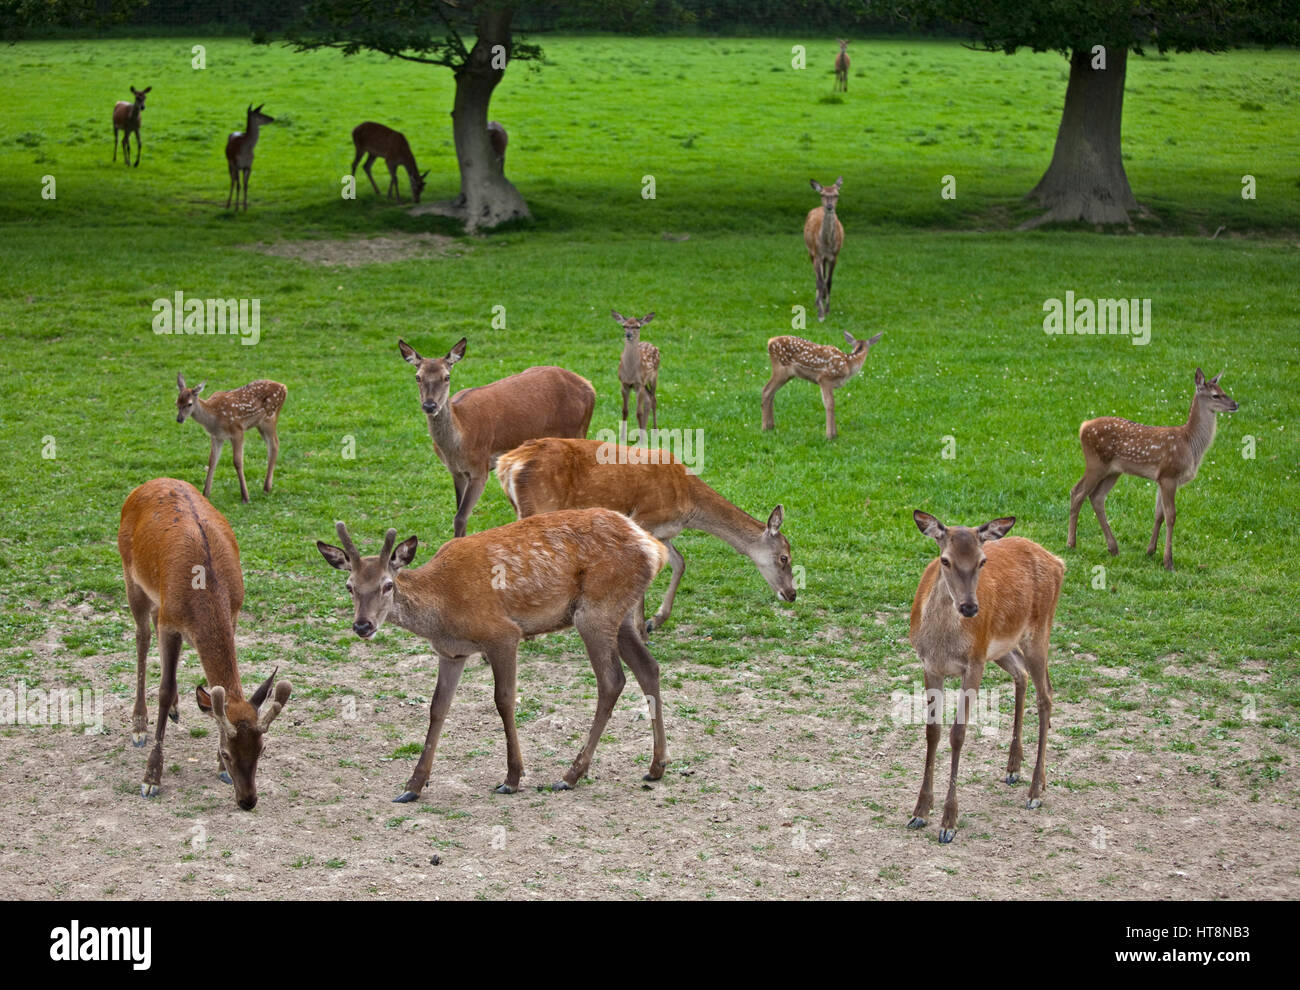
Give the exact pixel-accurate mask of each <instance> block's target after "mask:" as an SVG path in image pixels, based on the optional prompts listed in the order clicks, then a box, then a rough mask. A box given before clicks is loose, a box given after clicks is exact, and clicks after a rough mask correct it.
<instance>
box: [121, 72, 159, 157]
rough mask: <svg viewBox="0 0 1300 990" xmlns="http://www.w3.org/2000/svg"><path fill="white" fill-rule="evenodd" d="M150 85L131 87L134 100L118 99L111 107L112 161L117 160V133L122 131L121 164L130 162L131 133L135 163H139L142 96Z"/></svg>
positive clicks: (142, 108)
mask: <svg viewBox="0 0 1300 990" xmlns="http://www.w3.org/2000/svg"><path fill="white" fill-rule="evenodd" d="M151 89H153V87H152V86H146V87H145V88H144V89H136V88H135V87H134V86H132V87H131V94H132V95H133V96H134V97H135V101H134V102H132V103H127V102H126V101H125V100H118V101H117V105H116V106H114V107H113V161H117V134H118V131H121V132H122V164H124V165H130V164H131V135H132V134H134V135H135V164H136V165H139V164H140V114H142V113H144V97H145V94H146V93H148V92H149V90H151Z"/></svg>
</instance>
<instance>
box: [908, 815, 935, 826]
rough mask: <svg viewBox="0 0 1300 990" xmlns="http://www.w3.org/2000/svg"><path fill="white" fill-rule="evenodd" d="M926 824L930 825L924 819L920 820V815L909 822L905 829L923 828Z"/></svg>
mask: <svg viewBox="0 0 1300 990" xmlns="http://www.w3.org/2000/svg"><path fill="white" fill-rule="evenodd" d="M928 824H930V823H929V822H927V821H926V820H925V819H924V818H922V817H921V816H920V815H917V816H916V817H915V818H913V819H912V820H911V821H910V822H908V823H907V827H908V828H925V826H926V825H928Z"/></svg>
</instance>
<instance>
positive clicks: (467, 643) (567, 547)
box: [316, 509, 668, 802]
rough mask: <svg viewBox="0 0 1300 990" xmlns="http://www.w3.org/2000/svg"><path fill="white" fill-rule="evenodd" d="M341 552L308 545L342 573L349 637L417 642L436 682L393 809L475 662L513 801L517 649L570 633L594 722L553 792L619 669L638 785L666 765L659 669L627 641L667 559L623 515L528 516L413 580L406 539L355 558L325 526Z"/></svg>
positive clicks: (469, 540) (519, 768)
mask: <svg viewBox="0 0 1300 990" xmlns="http://www.w3.org/2000/svg"><path fill="white" fill-rule="evenodd" d="M336 529H337V531H338V534H339V539H340V540H341V541H342V543H343V547H342V549H340V548H339V547H335V546H330V545H329V544H328V543H322V542H317V544H316V546H317V548H318V549H319V550H320V552H321V555H322V556H323V557H324V558H325V559H326V560H327V561H328V562H329V563H330V565H331V566H333V567H337V568H338V569H340V570H344V571H348V572H349V573H348V582H347V587H348V591H349V592H350V593H351V595H352V601H353V603H354V604H355V606H356V613H355V614H356V618H355V621H354V622H353V623H352V629H353V631H354V632H356V634H357V635H358V636H360V637H362V638H363V639H371V638H373V637H374V635H375V633H377V632H378V631H379V628H380V627H381V626H382V625H383V624H384V622H385V621H389V622H392V623H393V624H394V625H396V626H398V627H400V628H402V629H406V630H407V631H409V632H413V633H415V634H416V635H417V636H421V637H423V638H424V639H427V640H428V641H429V643H430V645H432V646H433V649H434V652H436V653H437V655H438V681H437V684H436V685H435V687H434V691H433V700H432V701H431V702H430V705H429V732H428V735H427V736H426V737H425V740H424V751H423V752H422V753H421V754H420V759H419V762H418V763H416V765H415V772H414V773H413V774H412V775H411V779H410V780H408V781H407V783H406V788H405V789H404V790H403V792H402V793H401V794H400V795H398V797H397V798H396V799H395V800H396V801H398V802H407V801H414V800H415V799H416V798H417V797H419V796H420V792H421V791H422V790H423V789H424V785H425V783H426V782H427V781H428V779H429V771H430V768H431V767H432V765H433V755H434V752H435V750H436V749H437V747H438V737H439V736H440V735H441V734H442V726H443V722H444V721H445V720H446V718H447V710H448V709H449V708H450V707H451V699H452V696H453V695H454V694H455V693H456V685H457V684H458V683H459V681H460V675H461V671H462V670H463V669H464V667H465V661H466V659H468V657H470V656H471V655H472V654H475V653H481V654H482V655H483V657H484V659H485V660H487V662H488V664H489V665H490V666H491V667H492V678H493V681H494V682H495V685H496V691H495V695H496V706H497V712H498V713H499V714H500V716H501V722H502V725H503V726H504V727H505V733H506V779H505V783H503V784H501V785H500V786H499V787H497V788H496V792H497V793H498V794H513V793H514V792H515V791H516V790H518V788H519V778H520V777H522V776H523V772H524V761H523V756H522V755H521V754H520V751H519V737H518V734H517V733H516V731H515V690H516V679H517V678H516V664H517V653H518V649H519V642H520V640H522V639H526V638H531V637H533V636H539V635H542V634H543V633H548V632H554V631H556V630H559V629H567V628H569V627H570V626H573V627H574V628H575V629H577V630H578V634H579V635H580V636H581V637H582V642H583V645H584V646H586V648H587V656H588V658H589V659H590V661H591V669H592V670H593V671H594V672H595V674H596V717H595V719H594V720H593V721H592V723H591V732H590V733H589V734H588V736H587V743H586V745H585V746H583V748H582V751H581V752H579V753H578V756H577V758H576V759H575V760H574V761H573V765H572V766H571V767H570V768H569V770H568V771H567V772H566V773H565V774H564V777H563V779H562V780H560V781H558V782H557V783H555V784H553V785H551V786H552V789H554V790H570V789H572V788H573V787H574V786H575V785H576V784H577V783H578V781H579V780H580V779H582V777H583V776H584V775H585V774H586V772H587V769H588V767H590V766H591V758H592V756H593V755H594V754H595V752H596V742H597V741H598V740H599V739H600V735H601V733H602V732H603V731H604V729H605V725H606V723H607V722H608V721H609V716H610V713H611V712H612V711H613V709H614V702H616V701H617V700H618V696H619V694H620V693H621V692H622V690H623V684H624V682H625V678H624V676H623V668H622V666H621V665H620V663H619V658H620V657H622V659H623V662H624V663H626V664H627V665H628V666H629V667H630V668H631V669H632V673H633V675H635V677H636V679H637V683H638V684H640V686H641V691H642V692H643V693H644V694H645V697H646V702H647V704H648V706H649V714H650V719H651V723H652V726H653V732H654V755H653V756H652V758H651V761H650V769H649V772H648V773H646V775H645V779H646V780H658V779H659V778H660V777H662V776H663V774H664V770H665V768H666V767H667V766H668V742H667V737H666V735H665V733H664V721H663V704H662V702H661V700H660V695H659V665H658V663H657V662H656V661H655V659H654V657H652V656H651V655H650V652H649V651H648V650H647V649H646V648H645V644H644V643H643V642H642V641H641V637H640V635H638V633H637V628H636V618H635V615H634V614H633V609H634V607H635V605H636V603H637V600H638V599H639V598H641V597H642V596H643V595H644V594H645V589H646V587H647V586H648V585H649V584H650V582H651V581H653V580H654V577H655V575H656V574H658V573H659V571H660V569H662V567H663V565H664V561H665V560H666V559H667V557H668V551H667V549H666V548H665V547H664V545H663V544H662V543H660V542H659V541H658V540H656V539H655V538H654V537H652V536H651V535H650V534H649V533H647V532H645V531H644V530H643V529H641V527H639V526H637V525H636V524H635V523H633V522H632V521H631V520H629V519H628V518H627V517H626V516H621V515H619V514H618V513H617V512H610V511H608V510H606V509H582V510H577V511H571V512H552V513H548V514H546V515H542V516H534V517H533V518H531V519H524V520H521V521H519V522H514V523H510V524H509V525H506V526H498V527H497V528H496V529H489V530H485V531H484V532H482V533H475V534H473V535H472V536H466V537H464V538H462V539H459V540H452V541H450V542H448V543H445V544H443V546H442V548H441V549H440V550H439V551H438V552H437V554H435V555H434V557H433V558H432V559H431V560H429V561H428V562H426V563H425V564H423V565H422V566H420V567H418V568H416V569H415V570H413V571H407V570H403V568H405V567H406V566H407V565H408V564H410V562H411V561H412V559H414V557H415V550H416V546H417V542H418V541H417V540H416V538H415V537H414V536H412V537H411V538H410V539H408V540H406V541H404V542H403V543H401V544H400V545H398V546H397V547H396V549H394V546H393V543H394V541H395V540H396V538H397V531H396V530H394V529H390V530H389V531H388V533H387V534H386V535H385V537H384V548H383V550H382V551H380V554H379V556H377V557H362V556H361V555H360V554H359V553H358V552H357V548H356V547H355V546H354V545H353V543H352V540H351V538H350V537H349V536H348V531H347V527H346V526H344V525H343V523H341V522H340V523H336Z"/></svg>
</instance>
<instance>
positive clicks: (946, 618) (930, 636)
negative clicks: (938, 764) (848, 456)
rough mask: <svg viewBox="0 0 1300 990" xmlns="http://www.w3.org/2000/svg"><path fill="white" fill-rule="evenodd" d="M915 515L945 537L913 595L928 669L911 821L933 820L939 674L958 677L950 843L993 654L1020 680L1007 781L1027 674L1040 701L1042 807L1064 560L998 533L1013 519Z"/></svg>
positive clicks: (947, 805) (947, 813) (928, 530)
mask: <svg viewBox="0 0 1300 990" xmlns="http://www.w3.org/2000/svg"><path fill="white" fill-rule="evenodd" d="M912 516H913V518H914V519H915V520H916V526H917V529H919V530H920V531H921V532H922V533H924V534H925V535H926V536H929V537H931V538H933V539H934V540H935V541H936V542H937V543H938V544H939V556H938V557H936V558H935V559H934V560H932V561H930V564H929V566H927V567H926V569H925V573H924V574H922V575H921V583H920V584H919V585H917V588H916V597H915V598H913V599H912V625H911V640H912V645H913V646H914V647H915V648H916V653H917V656H918V657H920V659H921V669H922V671H923V674H924V677H925V693H926V720H925V778H924V780H923V781H922V783H921V793H920V795H919V796H918V797H917V799H916V810H915V811H913V812H912V819H911V821H909V822H908V823H907V827H908V828H924V827H925V826H926V824H927V822H926V816H927V815H929V814H930V808H931V806H932V805H933V803H934V758H935V752H936V751H937V750H938V748H939V733H940V724H941V723H942V720H943V714H942V713H943V711H944V694H943V680H944V678H945V677H960V678H961V693H960V694H959V695H958V698H957V705H956V717H955V718H954V719H953V725H952V730H951V732H950V734H949V740H950V742H951V745H952V770H951V774H950V776H949V778H948V797H947V800H945V801H944V805H943V821H942V822H941V823H940V831H939V841H940V842H941V843H946V842H951V841H952V840H953V839H954V838H955V837H956V835H957V764H958V761H959V760H960V759H961V746H962V741H963V740H964V739H965V738H966V723H967V722H968V721H969V719H970V712H971V706H972V705H973V704H974V702H975V699H976V698H977V696H978V695H977V692H978V691H979V686H980V679H981V678H982V677H983V676H984V666H985V664H987V663H988V662H989V661H990V660H992V661H993V662H994V663H996V664H997V665H998V666H999V667H1001V668H1002V669H1003V670H1005V671H1006V672H1007V673H1008V674H1010V675H1011V679H1012V680H1013V681H1015V684H1016V718H1015V724H1014V725H1013V727H1012V733H1011V754H1010V756H1009V757H1008V759H1007V776H1006V782H1007V783H1008V784H1015V783H1017V782H1018V781H1019V780H1020V776H1019V774H1020V763H1021V760H1022V759H1023V757H1024V753H1023V750H1022V749H1021V745H1020V729H1021V724H1022V722H1023V721H1024V714H1025V686H1026V682H1027V678H1026V675H1028V678H1032V679H1033V682H1034V694H1035V696H1036V698H1037V701H1038V760H1037V762H1036V763H1035V764H1034V776H1033V780H1032V781H1031V782H1030V785H1029V803H1028V805H1027V807H1029V808H1037V807H1038V806H1039V805H1041V804H1042V803H1043V802H1042V797H1043V789H1044V788H1045V787H1046V786H1047V770H1046V767H1045V765H1044V763H1045V758H1046V754H1047V730H1048V727H1049V726H1050V724H1051V716H1052V678H1051V677H1050V676H1049V675H1048V673H1047V651H1048V646H1049V639H1050V637H1051V632H1052V619H1053V617H1054V616H1055V614H1056V602H1057V599H1058V598H1060V595H1061V582H1062V581H1063V580H1064V579H1065V564H1064V563H1063V562H1062V561H1061V559H1060V558H1059V557H1057V556H1055V555H1054V554H1050V553H1048V552H1047V551H1046V550H1044V549H1043V548H1042V547H1040V546H1039V545H1038V544H1037V543H1034V542H1033V541H1032V540H1026V539H1022V538H1020V537H1018V536H1013V537H1010V538H1008V539H1002V537H1004V536H1006V533H1007V531H1008V530H1009V529H1011V527H1012V525H1014V524H1015V521H1016V520H1015V518H1014V517H1007V518H1004V519H994V520H993V521H992V522H987V523H985V524H984V525H983V526H981V527H979V528H978V529H968V528H967V527H965V526H953V527H951V528H949V527H946V526H944V524H943V523H941V522H939V520H938V519H936V518H934V516H932V515H930V514H929V513H926V512H920V511H917V512H914V513H913V514H912ZM986 547H987V548H986ZM977 589H978V595H977V594H976V591H977Z"/></svg>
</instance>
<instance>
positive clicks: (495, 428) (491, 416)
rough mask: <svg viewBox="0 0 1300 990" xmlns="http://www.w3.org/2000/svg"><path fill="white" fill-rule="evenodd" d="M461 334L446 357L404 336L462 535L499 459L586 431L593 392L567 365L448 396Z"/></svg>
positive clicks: (401, 345)
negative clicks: (533, 443)
mask: <svg viewBox="0 0 1300 990" xmlns="http://www.w3.org/2000/svg"><path fill="white" fill-rule="evenodd" d="M465 346H466V341H465V338H464V337H461V338H460V340H459V341H457V342H456V346H455V347H453V348H452V349H451V350H450V351H448V352H447V355H446V356H445V357H440V358H423V357H420V355H419V354H417V353H416V351H415V348H413V347H412V346H411V345H410V344H408V343H407V342H406V341H404V340H399V341H398V342H397V349H398V350H399V351H400V352H401V355H402V359H403V360H404V361H406V362H407V364H411V365H414V366H415V382H416V384H417V385H418V386H419V389H420V408H421V409H423V410H424V414H425V416H426V417H427V418H428V422H429V436H430V437H432V438H433V452H434V453H435V454H437V455H438V460H440V461H442V463H443V464H445V465H446V466H447V470H448V471H450V472H451V480H452V484H453V485H455V488H456V519H455V521H454V523H453V529H452V531H453V532H454V533H455V535H456V536H464V535H465V531H466V523H467V521H468V520H469V514H470V513H471V512H472V511H473V510H474V506H475V505H477V504H478V500H479V498H480V497H481V496H482V495H483V488H484V486H485V485H486V484H487V478H488V473H489V472H490V471H491V470H492V468H493V467H494V466H495V464H496V460H497V458H498V457H499V456H500V455H501V454H504V453H505V452H506V451H507V450H514V448H516V447H518V446H519V445H520V444H521V443H523V442H524V441H525V440H531V439H533V438H534V437H585V436H586V435H587V428H588V427H589V426H590V425H591V414H592V412H593V411H594V410H595V408H596V390H595V389H594V388H592V386H591V382H589V381H587V379H585V378H583V377H582V376H581V375H575V374H574V373H573V372H572V371H565V370H564V369H563V368H555V367H551V366H543V367H537V368H529V369H528V370H527V371H521V372H519V374H517V375H511V376H510V377H509V378H502V379H501V380H500V381H495V382H492V383H491V384H490V385H482V386H479V387H478V388H467V389H462V390H461V391H459V392H457V393H456V394H455V395H454V396H453V395H452V394H451V368H452V365H454V364H455V363H456V362H457V361H459V360H460V359H461V358H463V357H464V356H465Z"/></svg>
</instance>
